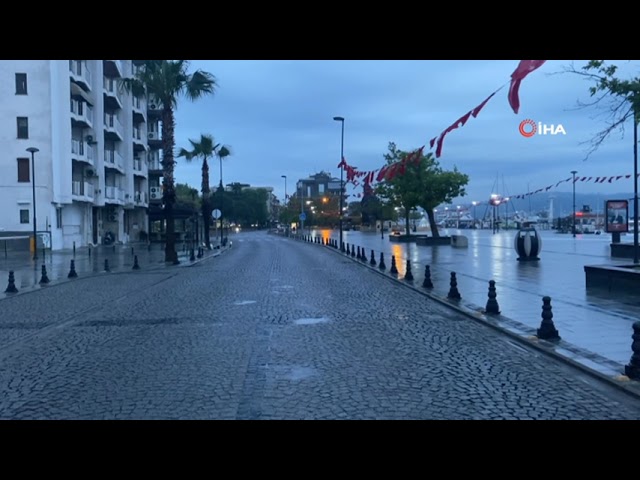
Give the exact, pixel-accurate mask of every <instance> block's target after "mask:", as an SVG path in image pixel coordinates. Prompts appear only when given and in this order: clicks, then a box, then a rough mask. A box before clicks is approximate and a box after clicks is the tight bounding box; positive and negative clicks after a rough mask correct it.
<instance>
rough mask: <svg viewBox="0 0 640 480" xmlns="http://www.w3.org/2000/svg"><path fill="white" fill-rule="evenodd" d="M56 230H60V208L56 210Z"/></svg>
mask: <svg viewBox="0 0 640 480" xmlns="http://www.w3.org/2000/svg"><path fill="white" fill-rule="evenodd" d="M56 228H62V208H60V207H58V208H56Z"/></svg>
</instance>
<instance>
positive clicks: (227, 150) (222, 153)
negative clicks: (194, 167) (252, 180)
mask: <svg viewBox="0 0 640 480" xmlns="http://www.w3.org/2000/svg"><path fill="white" fill-rule="evenodd" d="M230 155H231V147H229V146H228V145H222V146H219V147H218V148H216V157H218V160H220V187H219V189H218V191H219V192H220V211H221V212H222V214H221V215H220V246H221V247H222V232H223V228H222V226H223V225H224V224H223V223H222V217H223V216H224V209H223V208H222V207H223V205H222V202H223V200H224V187H223V186H222V159H223V158H226V157H228V156H230Z"/></svg>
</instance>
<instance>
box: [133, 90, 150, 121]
mask: <svg viewBox="0 0 640 480" xmlns="http://www.w3.org/2000/svg"><path fill="white" fill-rule="evenodd" d="M132 107H133V123H134V124H140V123H142V122H146V121H147V113H146V111H145V107H146V105H145V102H144V100H142V99H141V98H140V97H132Z"/></svg>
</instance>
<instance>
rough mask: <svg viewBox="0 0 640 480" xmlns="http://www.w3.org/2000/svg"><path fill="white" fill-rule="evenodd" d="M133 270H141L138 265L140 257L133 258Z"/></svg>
mask: <svg viewBox="0 0 640 480" xmlns="http://www.w3.org/2000/svg"><path fill="white" fill-rule="evenodd" d="M133 270H140V265H139V264H138V255H134V256H133Z"/></svg>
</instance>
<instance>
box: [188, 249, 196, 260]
mask: <svg viewBox="0 0 640 480" xmlns="http://www.w3.org/2000/svg"><path fill="white" fill-rule="evenodd" d="M189 260H190V261H192V262H195V261H196V252H195V250H194V249H193V248H192V249H191V255H190V256H189Z"/></svg>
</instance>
